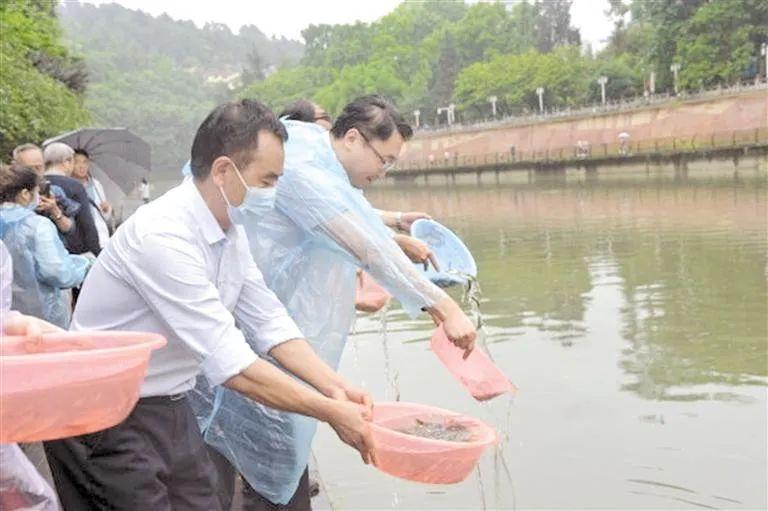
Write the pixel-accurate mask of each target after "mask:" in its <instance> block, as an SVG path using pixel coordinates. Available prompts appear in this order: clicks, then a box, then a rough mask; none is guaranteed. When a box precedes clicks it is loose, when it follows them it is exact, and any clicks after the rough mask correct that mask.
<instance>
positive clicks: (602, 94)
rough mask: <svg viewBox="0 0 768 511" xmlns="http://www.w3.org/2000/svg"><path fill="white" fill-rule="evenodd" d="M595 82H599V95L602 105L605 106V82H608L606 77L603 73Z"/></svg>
mask: <svg viewBox="0 0 768 511" xmlns="http://www.w3.org/2000/svg"><path fill="white" fill-rule="evenodd" d="M597 83H599V84H600V97H601V98H602V103H603V106H605V84H606V83H608V77H607V76H605V75H603V76H601V77H600V78H598V79H597Z"/></svg>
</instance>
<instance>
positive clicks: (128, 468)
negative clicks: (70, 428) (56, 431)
mask: <svg viewBox="0 0 768 511" xmlns="http://www.w3.org/2000/svg"><path fill="white" fill-rule="evenodd" d="M286 137H287V134H286V132H285V128H284V127H283V126H282V124H280V123H279V122H278V121H277V120H276V119H275V117H274V115H273V114H272V113H271V112H270V111H269V110H268V109H267V108H266V107H264V106H263V105H261V104H260V103H258V102H255V101H249V100H242V101H240V102H237V103H227V104H224V105H221V106H219V107H217V108H216V109H215V110H214V111H213V112H211V114H210V115H209V116H208V117H207V118H206V120H205V121H203V124H202V125H201V126H200V128H199V129H198V132H197V134H196V136H195V140H194V142H193V145H192V170H193V174H194V179H187V180H185V181H184V183H183V184H181V185H180V186H178V187H177V188H175V189H173V190H171V191H169V192H168V193H167V194H165V195H164V196H162V197H160V198H158V199H157V200H155V201H153V202H152V203H151V204H149V205H146V206H143V207H141V208H139V210H138V211H137V212H136V213H135V214H134V215H133V216H132V217H131V218H129V219H128V221H126V222H125V223H124V224H123V225H122V226H121V227H120V228H119V229H118V230H117V232H116V233H115V235H114V236H113V237H112V239H111V241H110V243H109V245H108V246H107V248H106V249H105V250H104V251H103V252H102V253H101V255H100V257H99V259H98V260H97V262H96V264H95V265H94V267H93V268H92V270H91V272H90V274H89V276H88V278H87V279H86V281H85V284H84V286H83V290H82V292H81V294H80V300H79V302H78V304H77V308H76V310H75V313H74V316H73V321H72V327H71V328H72V329H73V330H133V331H149V332H157V333H160V334H162V335H164V336H165V337H166V338H167V340H168V344H167V345H166V346H165V347H164V348H161V349H160V350H158V351H156V352H154V353H153V355H152V357H151V359H150V363H149V367H148V370H147V374H146V377H145V380H144V383H143V385H142V387H141V393H140V395H141V399H140V400H139V403H138V404H137V406H136V408H135V409H134V410H133V411H132V412H131V414H130V415H129V417H128V418H127V419H126V420H125V421H124V422H122V423H120V424H118V425H117V426H114V427H112V428H108V429H106V430H104V431H100V432H97V433H93V434H88V435H82V436H79V437H74V438H69V439H64V440H58V441H53V442H47V443H46V451H47V453H48V456H49V459H50V462H51V465H52V471H53V472H54V480H55V482H56V487H57V490H58V491H59V495H60V497H61V501H62V504H63V506H64V509H65V510H78V511H79V510H90V509H111V510H112V509H115V510H126V511H129V510H130V511H137V510H148V511H149V510H152V511H164V510H172V509H175V510H183V511H188V510H189V511H194V510H200V511H211V510H218V509H221V505H220V503H219V501H218V500H217V497H216V485H217V484H218V483H217V479H216V473H215V470H214V468H213V466H212V464H211V460H210V458H209V455H208V453H207V451H206V448H205V445H204V442H203V440H202V437H201V434H200V431H199V429H198V425H197V422H196V420H195V417H194V414H193V413H192V410H191V408H190V406H189V404H188V402H187V399H186V395H185V394H186V392H188V391H189V390H191V389H192V388H193V387H194V385H195V381H196V378H197V377H198V375H200V374H202V375H204V376H205V378H206V379H207V380H208V383H209V384H210V385H211V386H216V385H225V386H226V387H228V388H230V389H233V390H236V391H238V392H240V393H242V394H244V395H246V396H248V397H249V398H251V399H253V400H255V401H258V402H261V403H263V404H265V405H268V406H272V407H275V408H279V409H282V410H286V411H290V412H295V413H299V414H303V415H308V416H311V417H315V418H317V419H319V420H322V421H325V422H328V423H329V424H330V425H331V426H332V427H333V428H334V429H335V430H336V432H337V434H338V435H339V437H340V438H341V439H342V440H343V441H344V442H346V443H348V444H349V445H352V446H353V447H355V448H356V449H357V450H358V451H359V452H360V454H361V456H362V457H363V460H364V461H365V462H366V463H368V462H370V461H372V460H373V456H374V453H373V449H372V439H371V433H370V429H369V423H368V422H367V420H366V418H368V417H369V414H370V412H371V401H370V397H369V396H368V395H367V394H365V393H363V392H361V391H359V390H357V389H355V388H353V387H351V386H350V385H349V384H347V383H346V382H345V380H343V379H342V378H341V377H339V376H338V375H337V374H336V373H335V372H334V371H333V370H332V369H331V368H330V367H328V366H327V365H326V364H325V363H324V362H322V361H321V360H320V359H319V358H318V357H317V355H316V354H315V353H314V351H313V350H312V349H311V347H310V346H309V344H308V343H307V342H306V341H305V340H304V339H303V336H302V334H301V332H300V331H299V330H298V328H297V327H296V325H295V324H294V322H293V321H292V320H291V319H290V317H288V315H287V313H286V311H285V309H284V308H283V306H282V304H281V303H280V302H279V301H278V300H277V298H276V297H275V295H274V294H273V293H272V292H271V291H270V290H269V289H268V288H267V287H266V285H265V284H264V280H263V278H262V276H261V273H260V271H259V269H258V268H257V267H256V265H255V263H254V262H253V259H252V257H251V255H250V252H249V249H248V242H247V240H246V238H245V234H244V232H243V230H242V228H241V227H240V226H238V225H233V221H237V219H238V217H239V216H241V215H243V214H247V213H248V209H249V208H250V206H252V205H253V202H254V201H253V199H254V197H256V196H260V195H264V196H268V195H269V189H271V188H273V187H274V186H275V183H276V182H277V179H278V178H279V176H280V175H281V174H282V168H283V158H284V153H283V142H284V141H285V139H286ZM236 322H237V325H236ZM243 331H245V332H246V333H247V334H248V337H249V338H250V339H251V341H252V343H253V344H254V345H255V346H256V347H257V348H258V349H257V351H258V352H259V353H258V355H257V353H254V351H253V350H252V349H251V347H250V346H249V344H248V342H246V340H245V337H244V335H243ZM265 354H269V355H270V356H272V357H273V358H274V359H275V360H277V361H278V362H279V363H280V364H281V365H282V366H283V367H284V368H285V369H286V370H287V371H289V372H291V373H293V374H294V375H295V376H297V377H298V378H300V379H301V380H303V381H304V382H306V383H307V384H309V385H310V386H311V387H314V388H315V389H317V390H318V391H319V392H316V391H314V390H312V389H311V388H309V387H307V386H305V385H302V384H300V383H298V382H297V381H296V380H294V379H293V378H291V377H290V376H289V375H287V374H285V373H284V372H283V371H281V370H280V369H277V368H276V367H275V366H273V365H272V364H270V363H269V362H266V361H264V360H262V359H261V358H259V355H265ZM332 397H333V398H332ZM265 434H268V433H267V432H265Z"/></svg>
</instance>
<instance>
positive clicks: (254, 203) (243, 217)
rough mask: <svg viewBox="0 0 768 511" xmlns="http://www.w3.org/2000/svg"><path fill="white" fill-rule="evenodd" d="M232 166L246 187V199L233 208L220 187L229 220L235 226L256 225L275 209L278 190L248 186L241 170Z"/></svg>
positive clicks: (272, 187)
mask: <svg viewBox="0 0 768 511" xmlns="http://www.w3.org/2000/svg"><path fill="white" fill-rule="evenodd" d="M232 166H233V167H234V168H235V172H237V177H239V178H240V182H241V183H243V186H244V187H245V197H243V202H241V203H240V205H239V206H233V205H232V203H231V202H229V199H228V198H227V194H226V193H224V188H222V187H219V191H221V196H222V197H224V202H226V203H227V213H228V214H229V219H230V220H231V221H232V222H233V223H235V224H240V225H244V224H248V225H254V224H256V223H258V222H259V221H261V220H262V219H263V218H264V217H265V216H266V215H267V213H269V212H270V211H272V209H274V207H275V199H276V197H277V188H275V187H274V186H271V187H269V188H258V187H256V186H248V184H247V183H246V182H245V179H243V175H242V174H241V173H240V169H238V168H237V165H235V164H234V163H232Z"/></svg>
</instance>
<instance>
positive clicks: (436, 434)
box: [372, 402, 498, 484]
mask: <svg viewBox="0 0 768 511" xmlns="http://www.w3.org/2000/svg"><path fill="white" fill-rule="evenodd" d="M372 428H373V439H374V443H375V446H376V458H377V461H376V467H377V468H378V469H379V470H381V471H383V472H386V473H387V474H390V475H393V476H396V477H400V478H402V479H408V480H410V481H416V482H421V483H430V484H453V483H458V482H461V481H463V480H464V479H465V478H466V477H467V476H468V475H469V474H470V472H472V469H473V468H474V467H475V465H476V464H477V462H478V460H479V459H480V456H481V455H482V454H483V452H484V451H485V449H486V448H487V447H488V446H490V445H493V444H495V443H496V442H497V441H498V435H497V434H496V430H494V429H493V428H492V427H490V426H488V425H487V424H485V423H484V422H482V421H479V420H477V419H475V418H473V417H469V416H467V415H461V414H458V413H455V412H451V411H449V410H444V409H441V408H435V407H432V406H426V405H421V404H416V403H402V402H384V403H376V405H375V406H374V409H373V426H372Z"/></svg>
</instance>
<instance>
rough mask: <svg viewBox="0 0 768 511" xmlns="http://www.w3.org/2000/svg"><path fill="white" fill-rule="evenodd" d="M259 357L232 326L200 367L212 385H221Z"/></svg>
mask: <svg viewBox="0 0 768 511" xmlns="http://www.w3.org/2000/svg"><path fill="white" fill-rule="evenodd" d="M258 359H259V357H258V355H256V353H254V352H253V350H252V349H251V348H250V346H248V343H246V342H245V338H244V337H243V334H242V333H241V332H240V331H239V330H238V329H237V328H235V327H234V326H233V327H232V328H231V329H230V331H229V332H228V334H227V335H225V336H224V338H223V339H222V341H221V342H220V343H219V345H218V346H217V347H216V350H215V351H214V352H213V353H211V354H210V355H209V356H208V358H206V359H205V360H203V363H202V364H201V365H200V368H201V369H202V371H203V374H205V377H206V379H207V380H208V383H210V384H211V386H212V387H215V386H216V385H221V384H222V383H224V382H225V381H227V380H228V379H230V378H232V377H233V376H235V375H237V374H240V373H241V372H243V370H245V368H246V367H248V366H249V365H251V364H253V363H254V362H256V360H258Z"/></svg>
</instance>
